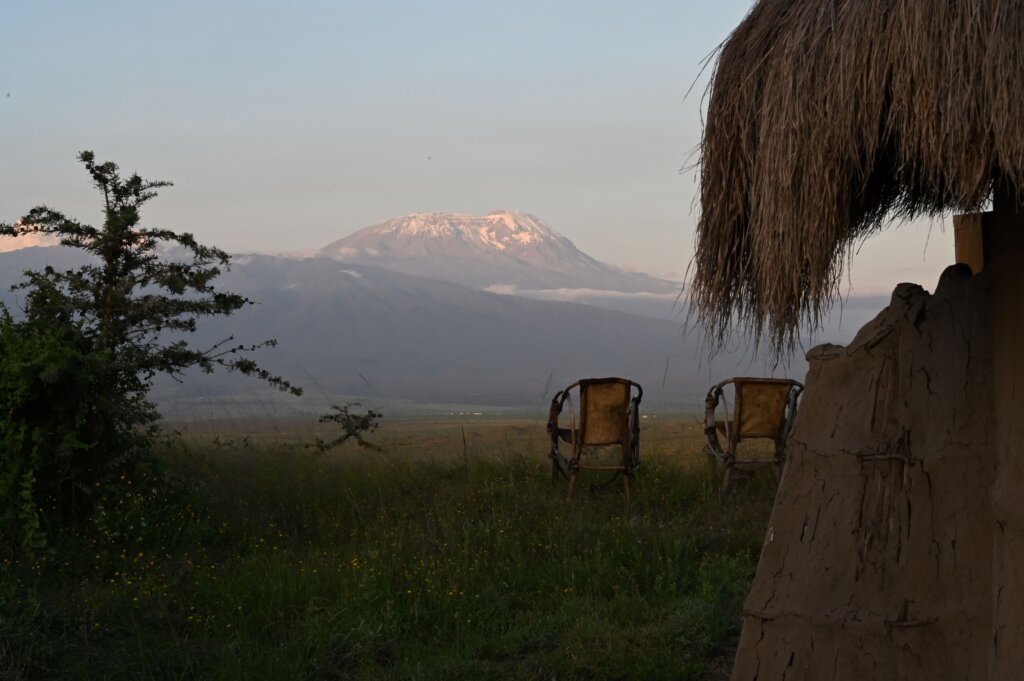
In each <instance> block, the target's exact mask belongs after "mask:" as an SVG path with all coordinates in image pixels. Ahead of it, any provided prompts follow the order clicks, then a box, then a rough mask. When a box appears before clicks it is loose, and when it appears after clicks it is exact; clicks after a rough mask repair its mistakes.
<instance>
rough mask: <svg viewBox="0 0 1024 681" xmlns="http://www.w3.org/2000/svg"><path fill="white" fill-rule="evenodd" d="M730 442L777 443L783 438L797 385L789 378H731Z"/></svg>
mask: <svg viewBox="0 0 1024 681" xmlns="http://www.w3.org/2000/svg"><path fill="white" fill-rule="evenodd" d="M733 385H734V386H735V389H736V397H735V405H734V413H733V425H732V432H731V433H730V436H731V438H732V439H733V442H734V443H735V442H739V441H740V440H745V439H750V438H771V439H773V440H776V441H779V440H781V439H782V438H783V436H784V435H785V432H784V431H785V428H786V418H787V416H788V414H789V410H788V407H789V403H790V395H791V393H792V392H793V388H794V387H795V386H799V385H800V384H799V383H797V382H796V381H793V380H791V379H788V378H734V379H733Z"/></svg>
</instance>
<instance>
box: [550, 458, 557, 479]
mask: <svg viewBox="0 0 1024 681" xmlns="http://www.w3.org/2000/svg"><path fill="white" fill-rule="evenodd" d="M551 484H552V485H557V484H558V459H556V458H555V457H551Z"/></svg>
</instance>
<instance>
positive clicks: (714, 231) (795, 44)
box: [691, 0, 1024, 351]
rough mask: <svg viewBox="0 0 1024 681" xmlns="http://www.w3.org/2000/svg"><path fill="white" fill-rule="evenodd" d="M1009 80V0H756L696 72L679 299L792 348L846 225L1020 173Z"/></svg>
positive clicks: (977, 202) (725, 329)
mask: <svg viewBox="0 0 1024 681" xmlns="http://www.w3.org/2000/svg"><path fill="white" fill-rule="evenodd" d="M1022 88H1024V2H1021V1H1018V0H874V1H872V0H759V2H757V4H756V5H755V6H754V7H753V8H752V10H751V11H750V13H749V14H748V15H747V17H746V18H745V19H744V20H743V22H742V23H741V24H740V25H739V27H737V28H736V30H735V31H733V33H732V34H731V35H730V36H729V37H728V39H727V40H726V41H725V42H724V43H723V44H722V46H721V47H720V51H719V53H718V61H717V65H716V71H715V74H714V76H713V79H712V82H711V84H710V85H709V86H708V97H709V101H708V115H707V123H706V126H705V129H704V139H703V141H702V146H701V194H700V200H701V216H700V221H699V225H698V232H697V244H696V255H695V258H694V264H693V273H694V281H693V288H692V291H691V296H692V298H691V300H692V304H693V305H694V310H695V313H696V315H697V317H698V318H699V320H700V321H701V322H702V323H703V326H704V327H705V329H707V331H708V332H709V335H710V337H711V338H712V339H716V340H718V341H719V342H721V341H723V340H724V339H725V338H726V337H727V335H728V334H729V333H730V331H731V330H732V328H733V324H734V323H736V322H739V323H742V324H745V325H746V326H747V327H748V328H749V329H750V330H751V332H752V333H753V335H754V337H755V338H756V339H758V340H760V339H764V338H767V339H769V340H770V341H771V342H772V344H773V345H774V347H775V349H776V350H777V351H778V350H780V349H782V348H785V347H788V346H791V345H792V344H793V343H794V342H795V341H796V340H797V338H798V329H799V327H800V324H801V323H802V322H810V323H811V324H813V325H817V324H820V321H821V317H822V314H823V313H824V312H825V311H826V310H827V309H828V307H829V306H830V305H831V304H832V303H833V302H834V301H835V300H836V297H837V295H838V292H839V282H840V278H841V274H842V271H843V266H844V260H845V258H846V256H848V254H849V249H850V248H851V247H852V246H853V245H854V244H855V243H856V242H857V241H859V240H860V239H861V238H863V237H866V236H868V235H870V234H871V233H873V232H875V231H876V230H879V229H881V228H882V227H883V226H884V225H885V224H886V223H887V222H888V221H889V220H892V219H907V218H912V217H916V216H920V215H929V216H935V215H938V214H940V213H942V212H945V211H947V210H951V209H955V210H960V211H974V210H978V209H979V208H980V207H982V205H983V204H984V203H985V202H986V200H987V199H988V198H989V196H990V195H991V193H992V190H993V187H994V185H995V184H996V183H1006V186H1008V187H1024V89H1022ZM1022 265H1024V264H1022Z"/></svg>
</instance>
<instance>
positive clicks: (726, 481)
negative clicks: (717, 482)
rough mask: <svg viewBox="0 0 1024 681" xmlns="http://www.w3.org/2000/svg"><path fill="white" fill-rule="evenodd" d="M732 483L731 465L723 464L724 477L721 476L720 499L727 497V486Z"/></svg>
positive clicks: (728, 463)
mask: <svg viewBox="0 0 1024 681" xmlns="http://www.w3.org/2000/svg"><path fill="white" fill-rule="evenodd" d="M731 482H732V464H731V463H730V462H728V461H726V462H725V475H723V476H722V494H721V496H722V498H723V499H724V498H725V497H727V496H729V485H730V483H731Z"/></svg>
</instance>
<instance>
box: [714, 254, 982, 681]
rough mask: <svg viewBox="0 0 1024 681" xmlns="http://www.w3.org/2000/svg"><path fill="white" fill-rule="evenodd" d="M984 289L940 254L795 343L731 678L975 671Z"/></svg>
mask: <svg viewBox="0 0 1024 681" xmlns="http://www.w3.org/2000/svg"><path fill="white" fill-rule="evenodd" d="M990 289H991V283H990V280H989V278H988V277H987V275H986V273H984V272H983V273H982V274H979V275H978V276H974V277H971V276H970V270H969V269H967V268H965V267H964V266H954V267H951V268H949V269H948V270H947V271H946V272H945V273H944V274H943V277H942V280H941V281H940V283H939V286H938V287H937V290H936V292H935V294H934V295H930V294H928V293H927V292H926V291H924V290H923V289H922V288H921V287H919V286H916V285H912V284H903V285H900V286H899V287H898V288H897V289H896V290H895V291H894V293H893V297H892V302H891V304H890V305H889V307H888V308H886V309H885V310H883V311H882V312H881V313H880V314H879V316H878V317H877V318H876V319H875V320H874V321H872V322H871V323H869V324H868V325H866V326H865V327H864V328H863V329H861V331H860V332H859V333H858V335H857V337H856V338H855V339H854V340H853V342H851V343H850V345H848V346H846V347H840V346H834V345H825V346H820V347H817V348H815V349H813V350H812V351H811V352H810V353H808V360H809V362H810V370H809V372H808V375H807V380H806V391H805V392H804V396H803V399H802V401H801V406H800V411H799V413H798V416H797V419H796V423H795V425H794V429H793V432H792V433H791V439H790V443H789V447H788V450H787V452H788V460H787V464H786V468H785V471H784V473H783V476H782V479H781V481H780V486H779V492H778V495H777V498H776V503H775V508H774V510H773V512H772V518H771V522H770V527H769V529H768V531H767V533H766V535H765V544H764V548H763V551H762V556H761V562H760V565H759V567H758V571H757V576H756V578H755V581H754V585H753V588H752V591H751V593H750V595H749V596H748V598H747V600H746V603H745V612H744V616H745V619H744V625H743V632H742V636H741V639H740V644H739V649H738V652H737V657H736V662H735V665H734V667H733V675H732V678H733V680H734V681H754V680H755V679H756V680H758V681H769V680H772V681H774V680H781V679H812V680H827V679H835V680H844V681H845V680H850V681H854V680H856V681H861V680H863V679H873V680H875V681H888V680H893V681H895V680H897V679H901V680H903V679H913V680H917V679H922V680H924V679H929V680H931V679H985V678H988V674H989V659H990V652H991V650H992V632H993V602H994V599H993V589H992V587H993V515H992V508H991V496H990V495H991V490H992V485H993V481H994V472H995V466H996V455H995V451H994V449H995V443H994V440H995V431H994V426H995V415H994V411H995V410H994V406H995V405H994V399H993V390H992V379H993V362H992V347H993V343H992V339H991V332H990V328H991V313H992V310H991V305H992V303H991V300H992V296H991V295H990V294H991V290H990Z"/></svg>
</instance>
